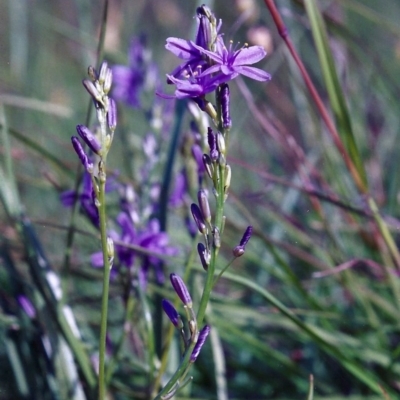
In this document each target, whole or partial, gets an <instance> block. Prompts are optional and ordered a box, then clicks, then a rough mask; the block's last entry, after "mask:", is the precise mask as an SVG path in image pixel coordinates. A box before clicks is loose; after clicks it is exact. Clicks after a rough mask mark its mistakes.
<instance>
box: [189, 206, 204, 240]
mask: <svg viewBox="0 0 400 400" xmlns="http://www.w3.org/2000/svg"><path fill="white" fill-rule="evenodd" d="M190 211H191V212H192V215H193V219H194V222H196V225H197V229H198V230H199V232H200V233H202V234H203V235H206V234H207V226H206V222H205V221H204V218H203V214H202V213H201V210H200V208H199V206H198V205H197V204H195V203H193V204H192V205H191V206H190Z"/></svg>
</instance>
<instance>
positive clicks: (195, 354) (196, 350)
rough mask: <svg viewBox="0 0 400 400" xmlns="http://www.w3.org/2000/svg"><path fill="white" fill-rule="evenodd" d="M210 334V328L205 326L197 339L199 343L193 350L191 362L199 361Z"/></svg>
mask: <svg viewBox="0 0 400 400" xmlns="http://www.w3.org/2000/svg"><path fill="white" fill-rule="evenodd" d="M209 333H210V327H209V325H205V326H204V327H203V329H202V330H201V331H200V333H199V338H198V339H197V343H196V345H195V346H194V348H193V351H192V354H191V355H190V362H192V363H193V362H195V361H196V360H197V357H198V356H199V354H200V350H201V348H202V347H203V345H204V342H205V341H206V339H207V336H208V334H209Z"/></svg>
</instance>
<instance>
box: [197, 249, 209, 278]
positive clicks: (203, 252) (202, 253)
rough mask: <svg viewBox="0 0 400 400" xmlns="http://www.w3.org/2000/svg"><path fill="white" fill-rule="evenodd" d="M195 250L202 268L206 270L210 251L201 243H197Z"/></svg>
mask: <svg viewBox="0 0 400 400" xmlns="http://www.w3.org/2000/svg"><path fill="white" fill-rule="evenodd" d="M197 252H198V253H199V257H200V261H201V265H202V266H203V269H204V270H205V271H207V270H208V266H209V265H210V258H211V256H210V253H209V252H208V250H207V249H206V246H204V244H203V243H199V244H198V245H197Z"/></svg>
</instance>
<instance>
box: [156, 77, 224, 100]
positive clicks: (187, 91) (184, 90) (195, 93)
mask: <svg viewBox="0 0 400 400" xmlns="http://www.w3.org/2000/svg"><path fill="white" fill-rule="evenodd" d="M167 78H168V79H169V80H170V81H171V82H172V83H173V84H174V85H175V86H176V90H175V95H174V96H170V95H165V94H160V93H158V94H159V95H160V96H161V97H164V98H177V99H185V98H194V97H200V96H204V95H205V94H207V93H210V92H213V91H215V89H216V88H217V87H218V85H220V84H221V83H223V82H224V80H223V79H221V78H222V75H217V76H211V75H204V74H203V75H201V76H200V75H196V74H192V75H191V76H189V77H188V79H186V80H184V79H178V78H175V77H174V76H172V75H167Z"/></svg>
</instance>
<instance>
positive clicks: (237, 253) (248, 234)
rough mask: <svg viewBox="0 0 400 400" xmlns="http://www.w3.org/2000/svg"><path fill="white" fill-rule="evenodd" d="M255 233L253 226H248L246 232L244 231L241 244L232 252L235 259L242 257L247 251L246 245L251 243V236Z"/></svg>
mask: <svg viewBox="0 0 400 400" xmlns="http://www.w3.org/2000/svg"><path fill="white" fill-rule="evenodd" d="M252 233H253V227H252V226H248V227H247V228H246V230H245V231H244V234H243V237H242V239H241V240H240V243H239V244H238V245H237V246H235V247H234V248H233V250H232V253H233V255H234V256H235V257H241V256H242V255H243V254H244V252H245V250H246V245H247V243H248V242H249V240H250V238H251V234H252Z"/></svg>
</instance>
